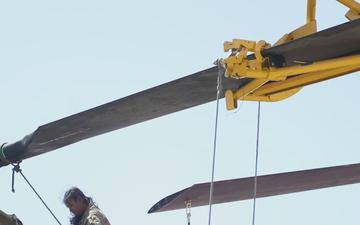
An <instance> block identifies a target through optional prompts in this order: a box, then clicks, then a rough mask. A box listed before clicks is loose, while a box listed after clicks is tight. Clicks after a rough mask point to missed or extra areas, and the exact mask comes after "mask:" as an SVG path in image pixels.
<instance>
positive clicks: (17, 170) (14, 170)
mask: <svg viewBox="0 0 360 225" xmlns="http://www.w3.org/2000/svg"><path fill="white" fill-rule="evenodd" d="M11 165H13V166H14V168H13V173H12V192H15V189H14V173H15V172H17V173H20V174H21V176H22V177H23V178H24V180H25V181H26V183H28V185H29V186H30V188H31V189H32V190H33V191H34V193H35V194H36V195H37V197H38V198H39V199H40V201H41V202H42V203H43V204H44V206H45V207H46V208H47V210H48V211H49V212H50V214H51V215H52V216H53V217H54V219H55V220H56V222H57V223H58V224H59V225H62V224H61V223H60V221H59V220H58V218H57V217H56V216H55V214H54V213H53V212H52V211H51V209H50V208H49V206H48V205H47V204H46V203H45V201H44V200H43V199H42V198H41V196H40V195H39V193H38V192H37V191H36V190H35V188H34V187H33V186H32V185H31V183H30V182H29V180H28V179H27V178H26V177H25V175H24V174H23V173H22V171H21V169H20V164H19V163H18V164H16V165H15V164H13V163H12V164H11Z"/></svg>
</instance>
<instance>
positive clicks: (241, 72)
mask: <svg viewBox="0 0 360 225" xmlns="http://www.w3.org/2000/svg"><path fill="white" fill-rule="evenodd" d="M345 66H359V67H360V55H352V56H346V57H339V58H335V59H328V60H323V61H319V62H315V63H313V64H310V65H295V66H289V67H281V68H275V67H269V68H264V69H263V70H252V69H249V68H246V69H244V68H241V67H239V66H237V65H235V66H234V68H233V73H234V74H235V75H236V76H237V77H239V78H245V77H247V78H255V79H257V78H261V79H268V80H271V81H279V80H285V79H286V78H287V77H289V76H293V75H299V74H304V73H313V72H319V71H323V70H331V69H336V68H340V67H345Z"/></svg>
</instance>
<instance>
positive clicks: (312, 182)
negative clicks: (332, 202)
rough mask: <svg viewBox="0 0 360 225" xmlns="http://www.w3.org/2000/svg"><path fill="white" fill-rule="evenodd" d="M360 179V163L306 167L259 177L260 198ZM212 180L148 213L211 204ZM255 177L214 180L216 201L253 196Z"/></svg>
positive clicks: (164, 200)
mask: <svg viewBox="0 0 360 225" xmlns="http://www.w3.org/2000/svg"><path fill="white" fill-rule="evenodd" d="M359 182H360V164H353V165H344V166H336V167H328V168H321V169H312V170H303V171H296V172H288V173H279V174H272V175H264V176H258V179H257V198H261V197H268V196H274V195H283V194H289V193H294V192H300V191H307V190H314V189H319V188H327V187H333V186H339V185H346V184H354V183H359ZM209 191H210V183H202V184H195V185H193V186H191V187H189V188H186V189H184V190H181V191H179V192H176V193H175V194H172V195H169V196H167V197H165V198H164V199H162V200H160V201H159V202H158V203H156V204H155V205H154V206H153V207H151V209H150V210H149V212H148V213H154V212H162V211H169V210H176V209H184V208H185V206H186V202H188V201H191V206H192V207H197V206H204V205H208V204H209ZM253 195H254V177H247V178H241V179H234V180H224V181H217V182H215V183H214V192H213V204H219V203H226V202H233V201H240V200H247V199H252V198H253Z"/></svg>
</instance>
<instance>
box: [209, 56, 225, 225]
mask: <svg viewBox="0 0 360 225" xmlns="http://www.w3.org/2000/svg"><path fill="white" fill-rule="evenodd" d="M216 64H217V66H218V77H217V92H216V113H215V131H214V145H213V157H212V169H211V183H210V194H209V220H208V225H210V224H211V212H212V199H213V192H214V174H215V158H216V141H217V128H218V117H219V99H220V92H221V78H222V76H223V73H224V70H223V67H222V65H221V61H220V60H217V61H216Z"/></svg>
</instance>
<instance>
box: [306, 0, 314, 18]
mask: <svg viewBox="0 0 360 225" xmlns="http://www.w3.org/2000/svg"><path fill="white" fill-rule="evenodd" d="M315 11H316V0H308V2H307V16H306V23H311V22H313V21H315Z"/></svg>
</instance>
